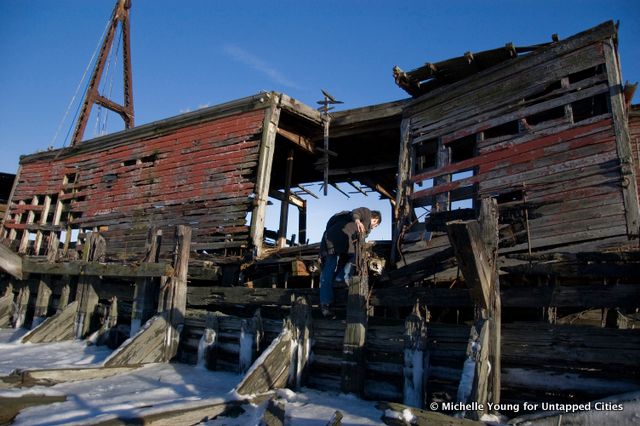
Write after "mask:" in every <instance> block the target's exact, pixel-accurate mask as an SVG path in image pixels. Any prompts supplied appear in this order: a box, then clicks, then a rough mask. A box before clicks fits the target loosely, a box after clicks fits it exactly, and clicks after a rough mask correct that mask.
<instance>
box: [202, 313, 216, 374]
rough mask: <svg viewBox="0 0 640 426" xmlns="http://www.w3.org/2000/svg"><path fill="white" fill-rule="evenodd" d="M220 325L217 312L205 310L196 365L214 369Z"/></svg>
mask: <svg viewBox="0 0 640 426" xmlns="http://www.w3.org/2000/svg"><path fill="white" fill-rule="evenodd" d="M219 334H220V325H219V321H218V313H217V312H207V315H206V316H205V319H204V331H203V332H202V337H201V338H200V343H199V344H198V365H203V366H205V367H206V368H207V369H208V370H215V369H216V367H217V358H218V335H219Z"/></svg>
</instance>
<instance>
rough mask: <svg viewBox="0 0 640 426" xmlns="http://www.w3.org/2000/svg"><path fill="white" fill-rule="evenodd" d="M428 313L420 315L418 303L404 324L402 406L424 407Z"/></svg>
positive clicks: (426, 375) (427, 357) (427, 356)
mask: <svg viewBox="0 0 640 426" xmlns="http://www.w3.org/2000/svg"><path fill="white" fill-rule="evenodd" d="M428 316H429V313H428V312H427V314H426V317H425V318H423V317H422V316H421V315H420V307H419V302H418V303H416V305H415V306H414V307H413V312H412V313H411V314H410V315H409V316H408V317H407V319H406V320H405V322H404V327H405V332H404V369H403V372H404V404H405V405H410V406H412V407H416V408H422V407H423V406H424V400H425V393H426V389H425V388H426V383H427V378H428V368H429V353H428V352H427V321H428Z"/></svg>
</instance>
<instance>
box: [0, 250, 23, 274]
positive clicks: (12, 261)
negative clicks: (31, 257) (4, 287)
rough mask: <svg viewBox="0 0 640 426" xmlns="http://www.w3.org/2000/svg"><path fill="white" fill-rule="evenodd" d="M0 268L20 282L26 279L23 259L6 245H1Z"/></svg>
mask: <svg viewBox="0 0 640 426" xmlns="http://www.w3.org/2000/svg"><path fill="white" fill-rule="evenodd" d="M0 268H1V269H3V270H4V271H6V272H7V273H9V274H11V275H12V276H13V277H14V278H17V279H19V280H22V279H23V278H24V273H25V272H24V271H23V269H22V268H23V266H22V258H21V257H20V256H19V255H18V254H16V253H14V252H13V251H12V250H11V249H10V248H9V247H7V246H5V245H4V244H0Z"/></svg>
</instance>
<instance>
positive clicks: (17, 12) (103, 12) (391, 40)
mask: <svg viewBox="0 0 640 426" xmlns="http://www.w3.org/2000/svg"><path fill="white" fill-rule="evenodd" d="M114 4H115V0H56V1H53V0H0V57H2V66H1V67H0V93H1V94H2V102H0V144H1V146H2V155H1V156H0V172H8V173H15V171H16V170H17V166H18V161H19V156H20V155H22V154H30V153H34V152H36V151H38V150H44V149H47V147H48V146H50V145H53V147H55V148H58V147H61V146H62V145H63V142H64V138H65V136H66V134H67V131H68V130H69V128H70V126H71V125H72V124H71V121H70V117H67V120H66V122H63V124H62V126H60V123H61V120H62V119H63V116H64V114H65V111H66V110H67V106H68V105H69V102H70V101H71V99H72V97H73V95H74V92H75V91H76V87H78V83H79V81H80V79H81V77H82V75H83V72H84V71H85V68H86V67H87V64H88V62H89V60H90V58H91V55H92V54H93V52H94V50H95V48H96V45H97V44H98V42H99V39H100V37H101V35H102V32H103V30H104V28H105V25H106V23H107V20H108V18H109V16H110V13H111V10H112V9H113V6H114ZM609 19H613V20H619V21H620V32H619V39H620V41H619V46H620V57H621V63H622V74H623V79H627V80H631V81H638V80H640V52H639V51H638V50H639V49H640V1H637V0H602V1H600V0H598V1H595V0H583V1H577V0H562V1H548V0H526V1H525V0H512V1H506V0H504V1H480V0H476V1H453V0H452V1H430V0H424V1H411V0H405V1H376V0H369V1H355V0H352V1H349V0H342V1H334V0H322V1H303V0H298V1H293V0H283V1H240V0H238V1H213V0H212V1H205V0H184V1H175V0H173V1H167V0H133V7H132V9H131V27H132V28H131V42H132V45H131V51H132V62H133V64H132V68H133V91H134V104H135V113H136V124H138V125H140V124H144V123H148V122H151V121H155V120H159V119H163V118H167V117H170V116H174V115H177V114H180V113H183V112H186V111H190V110H195V109H197V108H200V107H203V106H208V105H215V104H218V103H222V102H225V101H229V100H232V99H237V98H241V97H244V96H248V95H251V94H254V93H257V92H259V91H261V90H266V91H270V90H275V91H281V92H284V93H287V94H288V95H290V96H292V97H294V98H296V99H299V100H301V101H302V102H304V103H307V104H309V105H313V106H315V101H317V100H318V99H320V98H321V93H320V89H326V90H328V91H329V92H330V93H332V94H333V95H334V96H336V97H337V98H339V99H340V100H342V101H344V102H345V104H344V108H355V107H360V106H365V105H369V104H376V103H382V102H386V101H391V100H396V99H401V98H404V97H406V94H405V93H404V92H403V91H402V90H400V89H399V88H398V87H397V86H396V85H395V83H394V81H393V77H392V68H393V66H394V65H398V66H400V67H401V68H403V69H405V70H410V69H413V68H416V67H418V66H421V65H422V64H424V63H425V62H437V61H440V60H443V59H447V58H451V57H454V56H459V55H462V54H463V53H464V52H466V51H472V52H473V51H480V50H487V49H492V48H496V47H499V46H503V45H504V44H505V43H507V42H513V43H514V44H515V45H528V44H536V43H542V42H547V41H550V39H551V34H553V33H557V34H558V35H559V36H560V38H566V37H569V36H571V35H573V34H575V33H577V32H580V31H582V30H585V29H587V28H590V27H592V26H595V25H597V24H599V23H601V22H603V21H606V20H609ZM116 81H117V80H116ZM634 101H635V102H638V96H636V98H635V99H634ZM74 111H75V108H74V109H72V111H71V114H72V113H73V112H74ZM109 123H110V124H109V126H111V127H110V128H113V129H116V130H120V129H122V121H121V120H120V119H119V118H118V117H117V116H115V115H113V116H111V118H109ZM59 127H60V130H59V131H58V137H57V139H56V140H55V142H54V141H53V138H54V135H56V131H57V129H58V128H59ZM93 132H94V126H92V125H91V124H90V125H89V126H88V127H87V131H86V133H85V135H86V136H85V137H91V136H93Z"/></svg>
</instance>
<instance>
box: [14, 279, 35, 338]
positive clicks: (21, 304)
mask: <svg viewBox="0 0 640 426" xmlns="http://www.w3.org/2000/svg"><path fill="white" fill-rule="evenodd" d="M30 296H31V289H30V288H29V282H28V281H22V286H21V287H20V290H18V296H17V297H16V309H15V311H14V313H13V327H14V328H20V327H22V326H23V325H24V322H25V319H26V317H27V308H28V307H29V297H30Z"/></svg>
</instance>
